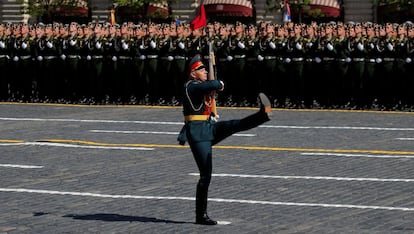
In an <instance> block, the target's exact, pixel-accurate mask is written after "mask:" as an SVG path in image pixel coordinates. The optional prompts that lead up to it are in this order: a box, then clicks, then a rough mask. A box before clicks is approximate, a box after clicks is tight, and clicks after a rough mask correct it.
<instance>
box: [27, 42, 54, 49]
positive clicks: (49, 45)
mask: <svg viewBox="0 0 414 234" xmlns="http://www.w3.org/2000/svg"><path fill="white" fill-rule="evenodd" d="M46 46H47V47H48V48H52V47H53V44H52V42H50V41H48V42H46ZM22 47H23V45H22Z"/></svg>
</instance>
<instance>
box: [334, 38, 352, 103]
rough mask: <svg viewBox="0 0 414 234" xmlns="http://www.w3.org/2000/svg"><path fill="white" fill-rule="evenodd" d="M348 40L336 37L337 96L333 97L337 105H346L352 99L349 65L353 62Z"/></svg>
mask: <svg viewBox="0 0 414 234" xmlns="http://www.w3.org/2000/svg"><path fill="white" fill-rule="evenodd" d="M348 42H349V41H348V40H347V39H346V38H345V37H344V38H340V37H337V38H335V43H334V47H335V51H336V58H335V63H334V64H335V66H334V73H335V74H336V76H335V82H336V83H334V85H333V88H334V92H335V93H336V96H334V97H332V98H333V100H332V102H333V103H334V104H335V105H337V106H344V105H346V104H347V102H349V101H350V99H351V97H352V96H351V95H352V92H351V91H352V90H348V89H347V82H348V81H347V78H348V67H349V63H350V62H351V58H350V56H351V55H350V51H349V44H348Z"/></svg>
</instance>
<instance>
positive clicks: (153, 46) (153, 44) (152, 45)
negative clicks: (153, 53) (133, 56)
mask: <svg viewBox="0 0 414 234" xmlns="http://www.w3.org/2000/svg"><path fill="white" fill-rule="evenodd" d="M150 46H151V48H153V49H154V48H155V47H156V46H157V44H155V42H154V41H151V42H150Z"/></svg>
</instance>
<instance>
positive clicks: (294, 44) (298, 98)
mask: <svg viewBox="0 0 414 234" xmlns="http://www.w3.org/2000/svg"><path fill="white" fill-rule="evenodd" d="M287 48H288V50H287V58H288V59H289V60H290V62H289V64H288V65H287V67H288V69H287V72H288V80H289V83H288V97H289V98H290V100H291V103H292V105H293V107H302V105H303V103H302V101H304V98H305V97H304V96H305V80H304V76H303V67H304V62H305V53H306V51H305V47H304V42H303V37H302V36H298V37H292V38H290V39H289V41H288V47H287Z"/></svg>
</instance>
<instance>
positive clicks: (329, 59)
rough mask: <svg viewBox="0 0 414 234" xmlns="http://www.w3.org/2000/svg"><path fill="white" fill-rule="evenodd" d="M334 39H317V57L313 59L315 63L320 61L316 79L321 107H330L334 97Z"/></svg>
mask: <svg viewBox="0 0 414 234" xmlns="http://www.w3.org/2000/svg"><path fill="white" fill-rule="evenodd" d="M334 40H335V38H334V37H328V36H325V37H322V38H319V43H318V48H319V50H318V54H319V57H317V58H315V59H316V60H317V61H320V67H321V72H320V73H319V79H318V87H319V89H318V91H317V92H318V93H320V94H321V98H320V100H321V101H320V103H321V104H322V105H323V106H330V105H332V104H333V103H332V101H333V99H334V97H335V95H336V93H335V92H334V90H335V89H334V88H333V87H334V85H335V82H334V80H333V79H335V77H336V74H335V69H334V65H335V59H336V51H335V47H334V43H335V42H334Z"/></svg>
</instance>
